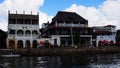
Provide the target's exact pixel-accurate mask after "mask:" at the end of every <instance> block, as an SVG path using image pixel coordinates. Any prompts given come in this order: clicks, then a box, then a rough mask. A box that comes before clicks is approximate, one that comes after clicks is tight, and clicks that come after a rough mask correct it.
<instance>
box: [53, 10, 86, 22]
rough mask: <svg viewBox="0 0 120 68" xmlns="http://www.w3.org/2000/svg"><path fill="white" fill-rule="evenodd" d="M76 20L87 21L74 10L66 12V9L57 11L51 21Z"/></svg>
mask: <svg viewBox="0 0 120 68" xmlns="http://www.w3.org/2000/svg"><path fill="white" fill-rule="evenodd" d="M56 20H57V21H61V20H62V21H76V22H87V20H86V19H84V18H83V17H81V16H80V15H78V14H77V13H75V12H66V11H59V12H58V13H57V14H56V16H55V17H54V18H53V19H52V21H56Z"/></svg>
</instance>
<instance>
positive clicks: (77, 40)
mask: <svg viewBox="0 0 120 68" xmlns="http://www.w3.org/2000/svg"><path fill="white" fill-rule="evenodd" d="M73 41H74V44H75V45H79V44H80V33H79V32H78V31H75V32H74V36H73Z"/></svg>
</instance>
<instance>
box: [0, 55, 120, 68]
mask: <svg viewBox="0 0 120 68" xmlns="http://www.w3.org/2000/svg"><path fill="white" fill-rule="evenodd" d="M0 65H1V67H0V68H3V67H2V65H6V68H120V54H92V55H62V56H39V57H33V56H31V57H17V58H4V57H0Z"/></svg>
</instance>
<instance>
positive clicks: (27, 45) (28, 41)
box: [25, 40, 30, 48]
mask: <svg viewBox="0 0 120 68" xmlns="http://www.w3.org/2000/svg"><path fill="white" fill-rule="evenodd" d="M25 46H26V48H30V40H27V41H26V43H25Z"/></svg>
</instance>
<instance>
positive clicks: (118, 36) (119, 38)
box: [116, 30, 120, 46]
mask: <svg viewBox="0 0 120 68" xmlns="http://www.w3.org/2000/svg"><path fill="white" fill-rule="evenodd" d="M116 44H117V45H118V46H120V30H117V31H116Z"/></svg>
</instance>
